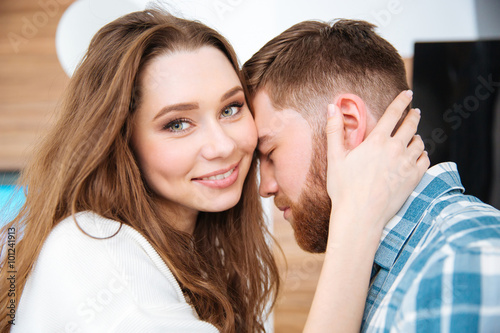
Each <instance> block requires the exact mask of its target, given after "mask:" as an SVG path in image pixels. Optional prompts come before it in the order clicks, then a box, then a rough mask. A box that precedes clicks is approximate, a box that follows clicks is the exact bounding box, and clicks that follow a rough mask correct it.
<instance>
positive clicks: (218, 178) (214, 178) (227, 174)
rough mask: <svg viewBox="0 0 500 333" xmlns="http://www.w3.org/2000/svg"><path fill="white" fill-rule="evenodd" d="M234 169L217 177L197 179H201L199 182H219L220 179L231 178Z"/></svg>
mask: <svg viewBox="0 0 500 333" xmlns="http://www.w3.org/2000/svg"><path fill="white" fill-rule="evenodd" d="M234 169H236V167H234V168H232V169H231V170H229V171H228V172H225V173H221V174H218V175H215V176H210V177H203V178H198V179H201V180H221V179H225V178H227V177H229V176H231V174H232V173H233V172H234Z"/></svg>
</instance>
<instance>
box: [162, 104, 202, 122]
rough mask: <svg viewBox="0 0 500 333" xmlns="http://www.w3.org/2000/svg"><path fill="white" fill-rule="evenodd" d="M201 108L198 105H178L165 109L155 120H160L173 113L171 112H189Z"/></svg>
mask: <svg viewBox="0 0 500 333" xmlns="http://www.w3.org/2000/svg"><path fill="white" fill-rule="evenodd" d="M199 107H200V106H199V105H198V103H177V104H172V105H168V106H165V107H163V108H162V109H161V110H160V112H158V113H157V114H156V116H155V117H154V118H153V120H156V119H158V118H160V117H161V116H163V115H165V114H167V113H169V112H171V111H189V110H195V109H198V108H199Z"/></svg>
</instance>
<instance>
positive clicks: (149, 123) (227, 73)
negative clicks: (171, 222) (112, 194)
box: [132, 47, 257, 214]
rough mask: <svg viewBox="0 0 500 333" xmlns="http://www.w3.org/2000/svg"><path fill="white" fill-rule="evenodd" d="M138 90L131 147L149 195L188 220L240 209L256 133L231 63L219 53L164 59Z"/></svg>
mask: <svg viewBox="0 0 500 333" xmlns="http://www.w3.org/2000/svg"><path fill="white" fill-rule="evenodd" d="M140 83H141V93H142V95H141V103H140V105H139V108H138V109H137V111H136V112H137V114H136V115H135V118H134V127H133V134H132V145H133V148H134V151H135V153H136V156H137V158H138V161H139V165H140V168H141V171H142V173H143V176H144V178H145V179H146V182H147V183H148V185H149V187H150V188H151V189H152V190H153V191H154V192H155V193H156V194H157V195H158V197H159V198H160V199H161V201H162V203H164V205H165V206H166V208H168V209H174V210H175V211H178V209H181V210H182V211H187V212H188V214H189V213H197V212H199V211H205V212H219V211H224V210H227V209H229V208H231V207H233V206H235V205H236V204H237V203H238V201H239V199H240V196H241V191H242V188H243V183H244V181H245V177H246V175H247V173H248V169H249V167H250V164H251V161H252V156H253V152H254V149H255V146H256V144H257V132H256V129H255V124H254V120H253V117H252V115H251V113H250V111H249V109H248V107H247V105H246V103H245V95H244V93H243V89H242V85H241V83H240V81H239V79H238V76H237V74H236V72H235V70H234V69H233V67H232V66H231V63H230V62H229V60H228V59H227V58H226V57H225V56H224V54H223V53H222V52H221V51H219V50H217V49H215V48H213V47H202V48H200V49H198V50H195V51H181V52H174V53H170V54H166V55H161V56H158V57H156V58H155V59H153V60H152V62H151V63H150V64H149V65H148V66H146V68H145V70H144V72H143V73H142V76H141V82H140ZM178 212H179V213H180V211H178Z"/></svg>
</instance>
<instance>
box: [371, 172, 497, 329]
mask: <svg viewBox="0 0 500 333" xmlns="http://www.w3.org/2000/svg"><path fill="white" fill-rule="evenodd" d="M463 191H464V188H463V186H462V184H461V182H460V177H459V175H458V172H457V168H456V165H455V164H454V163H442V164H439V165H436V166H434V167H432V168H431V169H429V170H428V172H427V173H426V174H425V175H424V178H423V179H422V181H421V182H420V184H419V185H418V186H417V188H416V189H415V191H414V192H413V193H412V195H411V196H410V198H409V199H408V200H407V201H406V203H405V205H404V206H403V207H402V208H401V210H400V211H399V212H398V214H397V215H396V216H395V217H394V218H393V219H392V220H391V221H390V222H389V223H388V225H387V226H386V228H385V230H384V233H383V236H382V241H381V244H380V246H379V248H378V250H377V253H376V254H375V264H374V269H373V272H372V284H371V287H370V291H369V294H368V298H367V303H366V307H365V313H364V315H363V325H362V329H361V331H362V332H404V333H412V332H425V333H432V332H454V333H455V332H458V333H461V332H464V333H465V332H467V333H471V332H500V211H498V210H496V209H494V208H493V207H491V206H489V205H486V204H484V203H482V202H481V201H480V200H479V199H477V198H475V197H472V196H468V195H464V194H463Z"/></svg>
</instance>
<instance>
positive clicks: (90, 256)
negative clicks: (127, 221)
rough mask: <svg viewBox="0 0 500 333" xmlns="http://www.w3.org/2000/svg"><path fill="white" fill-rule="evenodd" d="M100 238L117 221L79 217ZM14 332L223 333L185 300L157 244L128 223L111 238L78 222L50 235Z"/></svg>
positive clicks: (68, 222) (70, 221)
mask: <svg viewBox="0 0 500 333" xmlns="http://www.w3.org/2000/svg"><path fill="white" fill-rule="evenodd" d="M76 220H77V221H78V224H79V225H80V227H81V228H82V229H83V230H85V231H86V232H87V233H88V234H90V235H93V236H95V237H101V238H102V237H106V236H110V235H112V234H114V233H115V232H116V231H117V230H118V228H119V225H120V224H119V223H118V222H116V221H111V220H108V219H105V218H103V217H101V216H99V215H96V214H95V213H91V212H83V213H79V214H77V215H76ZM11 332H23V333H24V332H30V333H33V332H51V333H53V332H134V333H135V332H176V333H180V332H218V331H217V330H216V329H215V327H213V326H212V325H210V324H208V323H206V322H203V321H201V320H200V319H199V318H198V317H197V315H196V312H195V311H194V309H193V308H192V307H191V306H190V305H189V304H188V303H187V302H186V300H185V299H184V296H183V294H182V292H181V289H180V287H179V284H178V283H177V281H176V280H175V278H174V276H173V274H172V272H171V271H170V269H169V268H168V267H167V265H166V264H165V262H164V261H163V260H162V259H161V258H160V256H159V255H158V253H157V252H156V251H155V250H154V249H153V247H152V246H151V244H150V243H149V242H148V241H147V240H146V239H145V238H144V237H143V236H142V235H141V234H139V233H138V232H137V231H136V230H134V229H133V228H131V227H129V226H126V225H123V226H122V228H121V230H120V231H119V232H118V234H117V235H115V236H114V237H112V238H109V239H93V238H91V237H89V236H87V235H85V234H84V233H83V232H81V231H80V230H79V229H78V227H77V226H76V224H75V221H74V219H73V217H69V218H67V219H65V220H63V221H61V222H60V223H59V224H58V225H57V226H56V227H55V228H54V230H52V232H51V233H50V235H49V237H48V238H47V240H46V241H45V243H44V245H43V249H42V251H41V253H40V255H39V257H38V259H37V261H36V263H35V267H34V269H33V272H32V273H31V275H30V276H29V278H28V281H27V283H26V286H25V288H24V291H23V293H22V296H21V300H20V303H19V307H18V309H17V313H16V318H15V325H14V326H12V330H11Z"/></svg>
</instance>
